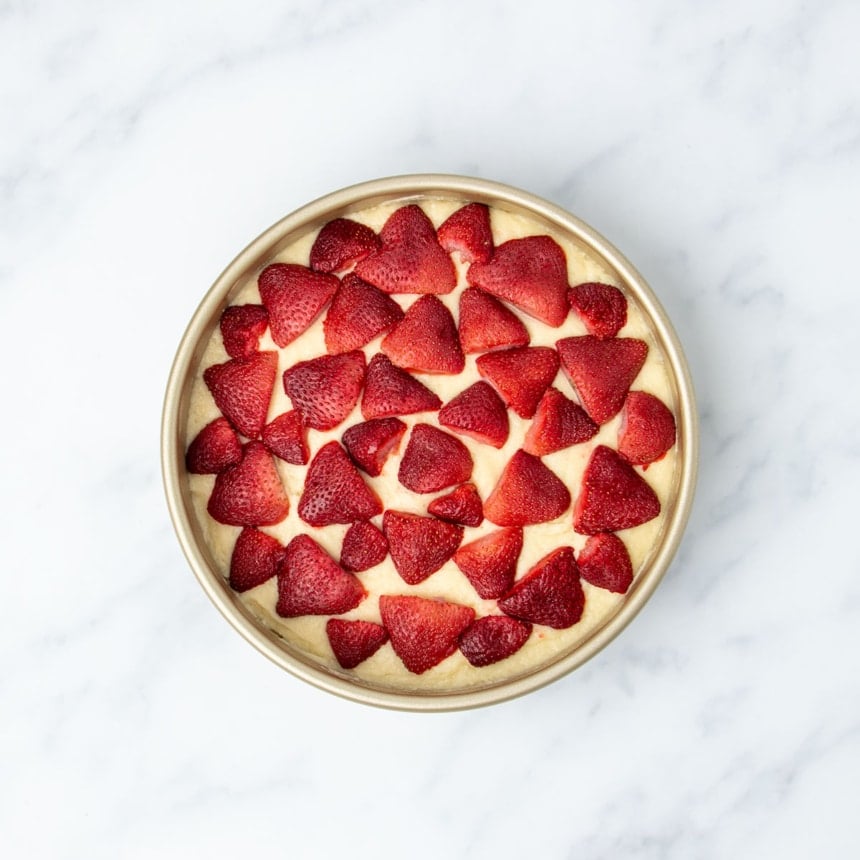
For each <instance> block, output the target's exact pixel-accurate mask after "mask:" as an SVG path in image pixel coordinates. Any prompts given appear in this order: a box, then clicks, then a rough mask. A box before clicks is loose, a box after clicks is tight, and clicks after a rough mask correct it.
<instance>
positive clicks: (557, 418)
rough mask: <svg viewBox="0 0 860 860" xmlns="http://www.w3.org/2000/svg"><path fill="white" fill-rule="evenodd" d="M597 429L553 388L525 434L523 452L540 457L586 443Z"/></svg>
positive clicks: (583, 413)
mask: <svg viewBox="0 0 860 860" xmlns="http://www.w3.org/2000/svg"><path fill="white" fill-rule="evenodd" d="M598 429H599V428H598V426H597V425H596V424H595V423H594V422H593V421H592V420H591V419H590V418H589V417H588V414H587V413H586V411H585V410H584V409H583V408H582V407H581V406H580V405H579V404H577V403H574V402H573V401H572V400H568V398H567V397H565V396H564V395H563V394H562V393H561V392H560V391H559V390H558V389H557V388H548V389H547V390H546V392H545V393H544V396H543V397H542V398H541V401H540V403H538V407H537V412H535V417H534V420H533V421H532V423H531V425H530V426H529V429H528V431H527V432H526V438H525V442H524V443H523V450H524V451H527V452H528V453H529V454H534V455H535V456H537V457H542V456H543V455H544V454H552V453H554V452H555V451H561V450H562V449H564V448H569V447H570V446H571V445H578V444H579V443H580V442H587V441H588V440H589V439H591V438H593V437H594V436H595V435H596V434H597V431H598Z"/></svg>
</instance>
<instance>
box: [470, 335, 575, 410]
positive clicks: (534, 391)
mask: <svg viewBox="0 0 860 860" xmlns="http://www.w3.org/2000/svg"><path fill="white" fill-rule="evenodd" d="M477 367H478V373H480V374H481V376H483V377H484V378H485V379H489V380H490V382H492V383H493V385H494V386H495V387H496V388H497V389H498V391H499V393H500V394H501V395H502V398H503V399H504V401H505V403H507V404H508V406H510V407H511V409H513V410H514V412H516V413H517V415H519V416H520V418H531V417H532V416H533V415H534V414H535V410H536V409H537V405H538V403H539V402H540V399H541V397H542V396H543V393H544V391H546V389H547V386H549V384H550V383H551V382H552V381H553V379H555V375H556V373H558V354H557V353H556V351H555V350H554V349H552V347H549V346H518V347H514V348H513V349H503V350H501V351H499V352H489V353H487V354H486V355H482V356H480V357H479V358H478V360H477Z"/></svg>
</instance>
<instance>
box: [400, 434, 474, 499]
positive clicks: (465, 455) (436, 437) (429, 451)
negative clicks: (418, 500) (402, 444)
mask: <svg viewBox="0 0 860 860" xmlns="http://www.w3.org/2000/svg"><path fill="white" fill-rule="evenodd" d="M471 476H472V456H471V454H469V449H468V448H467V447H466V446H465V445H464V444H463V443H462V442H461V441H460V440H459V439H456V438H455V437H453V436H451V435H450V434H449V433H446V432H445V431H444V430H440V429H439V428H438V427H433V426H432V425H430V424H416V425H415V426H414V427H413V428H412V433H411V435H410V436H409V444H408V445H407V446H406V451H405V452H404V453H403V459H402V460H401V461H400V468H399V470H398V472H397V477H398V478H399V480H400V483H401V484H403V486H404V487H407V488H408V489H410V490H412V492H413V493H436V492H438V491H439V490H444V489H445V487H450V486H452V485H454V484H462V483H463V482H464V481H468V480H469V478H470V477H471Z"/></svg>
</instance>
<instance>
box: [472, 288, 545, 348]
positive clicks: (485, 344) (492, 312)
mask: <svg viewBox="0 0 860 860" xmlns="http://www.w3.org/2000/svg"><path fill="white" fill-rule="evenodd" d="M457 332H458V334H459V336H460V345H461V346H462V347H463V352H465V353H467V354H469V353H473V352H489V351H490V350H494V349H504V348H505V347H509V346H526V345H527V344H528V342H529V333H528V330H527V329H526V327H525V326H524V325H523V322H522V320H521V319H520V318H519V317H518V316H517V315H516V314H515V313H514V312H513V311H512V310H510V309H508V308H506V307H505V306H504V305H503V304H502V303H501V302H500V301H499V300H498V299H494V298H493V297H492V296H491V295H488V294H487V293H485V292H484V291H483V290H479V289H477V288H476V287H470V288H469V289H468V290H464V291H463V292H462V293H461V294H460V315H459V319H458V321H457Z"/></svg>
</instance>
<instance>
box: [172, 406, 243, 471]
mask: <svg viewBox="0 0 860 860" xmlns="http://www.w3.org/2000/svg"><path fill="white" fill-rule="evenodd" d="M241 459H242V443H241V442H240V441H239V437H238V436H237V435H236V431H235V430H234V429H233V428H232V427H231V426H230V422H229V421H228V420H227V419H226V418H216V419H215V420H214V421H211V422H210V423H209V424H207V425H206V426H205V427H204V428H203V429H202V430H201V431H200V432H199V433H198V434H197V435H196V436H195V437H194V440H193V441H192V442H191V444H190V445H189V446H188V453H187V454H186V455H185V468H186V469H188V471H189V472H191V474H192V475H215V474H217V473H218V472H223V471H224V470H225V469H226V468H227V467H228V466H232V465H233V464H234V463H238V462H239V460H241Z"/></svg>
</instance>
